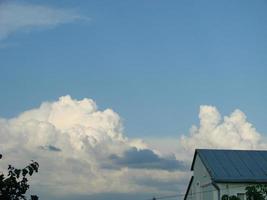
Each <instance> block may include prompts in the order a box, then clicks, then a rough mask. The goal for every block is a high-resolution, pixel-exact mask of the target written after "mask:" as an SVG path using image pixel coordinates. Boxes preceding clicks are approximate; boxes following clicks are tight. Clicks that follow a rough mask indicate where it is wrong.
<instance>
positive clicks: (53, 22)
mask: <svg viewBox="0 0 267 200" xmlns="http://www.w3.org/2000/svg"><path fill="white" fill-rule="evenodd" d="M82 18H83V17H81V16H80V15H79V14H78V13H76V12H74V11H72V10H65V9H57V8H52V7H49V6H43V5H32V4H26V3H16V2H13V3H10V2H7V1H4V2H2V3H0V27H1V28H0V40H3V39H6V38H7V37H8V36H10V35H11V34H13V33H15V32H18V31H25V30H26V31H27V30H32V29H33V28H40V27H41V28H43V27H54V26H57V25H59V24H64V23H70V22H73V21H75V20H78V19H82Z"/></svg>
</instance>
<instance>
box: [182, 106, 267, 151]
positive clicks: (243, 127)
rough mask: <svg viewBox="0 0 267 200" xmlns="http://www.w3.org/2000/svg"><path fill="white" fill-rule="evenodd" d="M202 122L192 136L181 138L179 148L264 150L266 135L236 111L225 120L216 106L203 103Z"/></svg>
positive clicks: (193, 129) (192, 132) (200, 116)
mask: <svg viewBox="0 0 267 200" xmlns="http://www.w3.org/2000/svg"><path fill="white" fill-rule="evenodd" d="M199 120H200V125H199V127H197V126H192V128H191V130H190V133H189V135H183V136H182V137H181V138H180V139H179V145H180V150H181V151H183V152H190V154H191V155H192V153H193V151H194V150H195V148H221V149H263V148H266V147H267V143H266V140H265V138H264V137H263V136H262V135H261V134H260V133H258V132H257V131H256V129H255V128H254V127H253V125H252V124H251V123H250V122H248V121H247V117H246V115H245V114H244V113H243V112H242V111H240V110H238V109H237V110H235V111H234V112H233V113H231V114H230V116H225V117H224V118H223V119H222V117H221V114H220V113H219V111H218V110H217V109H216V108H215V107H213V106H200V112H199Z"/></svg>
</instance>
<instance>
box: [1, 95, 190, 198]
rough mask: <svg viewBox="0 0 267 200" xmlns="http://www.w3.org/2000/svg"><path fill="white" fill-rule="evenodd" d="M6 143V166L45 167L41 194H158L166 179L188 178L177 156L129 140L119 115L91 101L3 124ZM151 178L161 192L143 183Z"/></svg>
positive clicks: (53, 105)
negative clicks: (30, 164)
mask: <svg viewBox="0 0 267 200" xmlns="http://www.w3.org/2000/svg"><path fill="white" fill-rule="evenodd" d="M0 138H1V140H0V152H1V153H2V154H3V155H4V156H5V157H4V158H5V160H3V161H4V164H6V165H7V164H8V163H12V164H14V165H16V166H18V167H20V166H21V167H22V166H23V165H25V164H26V161H29V160H31V159H34V160H36V161H38V162H39V163H40V172H39V173H38V174H37V175H36V176H34V184H33V185H34V188H35V190H36V191H39V192H41V193H45V191H49V193H50V194H53V193H56V194H57V195H66V194H92V193H102V192H105V193H107V192H137V191H139V192H141V191H142V192H152V191H153V192H156V191H157V187H158V184H159V179H160V178H162V180H164V183H166V182H168V181H171V182H172V183H173V182H174V181H177V182H179V181H183V180H184V177H186V176H187V173H186V172H184V171H179V169H180V168H179V167H180V166H181V168H182V163H181V162H179V161H177V160H176V159H175V157H164V156H161V155H160V154H158V153H157V152H156V151H154V150H153V149H150V148H148V146H147V144H145V143H144V142H143V141H142V140H141V139H129V138H127V137H126V136H125V135H124V133H123V126H122V123H121V119H120V117H119V115H118V114H117V113H115V112H114V111H113V110H111V109H106V110H104V111H100V110H98V109H97V106H96V103H95V102H94V101H93V100H91V99H83V100H80V101H79V100H75V99H72V98H71V97H70V96H64V97H60V98H59V100H58V101H55V102H44V103H42V104H41V106H40V107H39V108H36V109H32V110H28V111H26V112H24V113H22V114H20V115H19V116H17V117H16V118H13V119H0ZM115 158H116V159H115ZM147 159H150V161H151V162H147V161H146V160H147ZM1 163H2V161H1ZM2 166H4V165H2ZM175 166H177V170H175ZM0 171H1V170H0ZM150 176H152V177H154V178H153V179H151V178H150V179H151V180H150V182H152V181H153V180H155V181H156V182H157V183H158V184H157V187H156V186H145V185H140V184H139V183H141V182H142V183H145V182H146V180H148V178H149V177H150ZM170 177H172V178H171V180H170ZM180 177H181V179H180ZM40 190H45V191H43V192H42V191H40ZM164 191H165V192H166V191H168V189H167V188H166V189H165V190H164ZM164 191H162V192H164ZM37 193H38V192H37Z"/></svg>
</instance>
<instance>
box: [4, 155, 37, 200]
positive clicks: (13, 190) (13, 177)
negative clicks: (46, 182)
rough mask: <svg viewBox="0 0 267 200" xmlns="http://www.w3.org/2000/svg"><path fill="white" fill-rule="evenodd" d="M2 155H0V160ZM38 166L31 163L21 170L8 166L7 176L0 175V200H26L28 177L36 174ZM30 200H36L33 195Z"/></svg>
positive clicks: (35, 163)
mask: <svg viewBox="0 0 267 200" xmlns="http://www.w3.org/2000/svg"><path fill="white" fill-rule="evenodd" d="M1 158H2V155H1V154H0V159H1ZM38 168H39V164H38V163H37V162H34V161H32V162H31V163H30V164H29V165H28V166H26V167H25V168H23V169H17V168H15V167H13V166H11V165H9V166H8V174H7V175H6V176H5V175H4V174H3V173H0V200H27V198H26V197H25V194H26V192H27V190H28V189H29V184H28V178H27V177H28V176H32V175H33V173H34V172H36V173H37V172H38ZM31 200H38V197H37V196H35V195H32V196H31Z"/></svg>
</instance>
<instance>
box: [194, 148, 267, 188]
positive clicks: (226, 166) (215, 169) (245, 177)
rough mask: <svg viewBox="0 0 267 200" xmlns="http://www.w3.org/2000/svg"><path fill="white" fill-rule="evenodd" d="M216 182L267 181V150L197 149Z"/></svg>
mask: <svg viewBox="0 0 267 200" xmlns="http://www.w3.org/2000/svg"><path fill="white" fill-rule="evenodd" d="M196 155H199V157H200V159H201V161H202V162H203V164H204V165H205V167H206V168H207V170H208V172H209V174H210V176H211V178H212V180H213V181H215V182H233V183H244V182H246V183H263V182H264V183H267V151H258V150H215V149H197V150H196V151H195V156H194V160H193V163H192V167H191V170H193V168H194V162H195V158H196Z"/></svg>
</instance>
